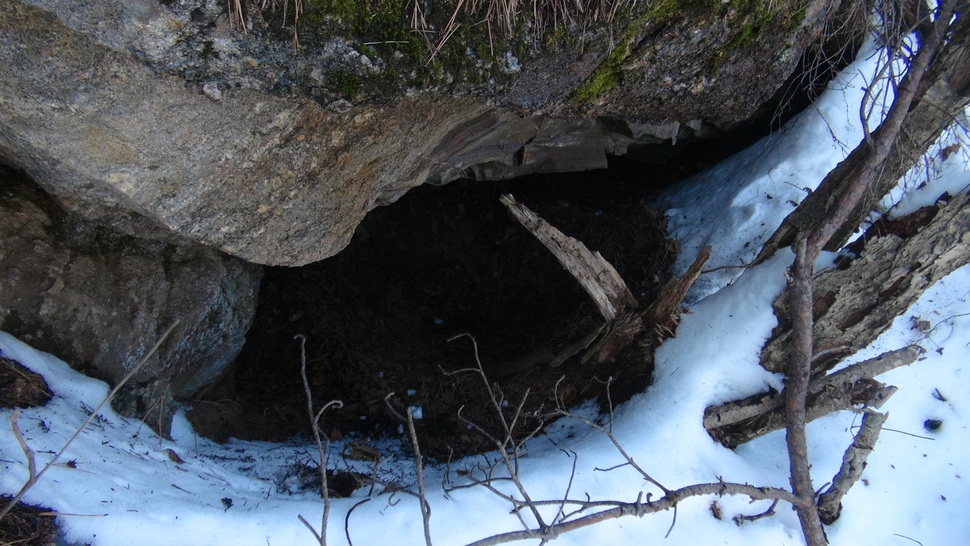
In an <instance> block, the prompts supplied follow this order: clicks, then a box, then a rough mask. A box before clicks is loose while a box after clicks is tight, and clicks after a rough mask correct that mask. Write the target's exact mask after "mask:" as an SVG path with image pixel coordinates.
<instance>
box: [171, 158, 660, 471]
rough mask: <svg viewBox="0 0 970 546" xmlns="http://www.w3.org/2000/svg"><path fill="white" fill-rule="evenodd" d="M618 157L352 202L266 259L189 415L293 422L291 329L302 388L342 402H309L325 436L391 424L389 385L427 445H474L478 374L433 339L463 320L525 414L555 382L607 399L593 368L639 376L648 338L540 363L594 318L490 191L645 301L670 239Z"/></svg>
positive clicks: (433, 449)
mask: <svg viewBox="0 0 970 546" xmlns="http://www.w3.org/2000/svg"><path fill="white" fill-rule="evenodd" d="M621 163H622V166H619V167H615V168H614V169H613V170H612V171H594V172H587V173H574V174H566V175H562V174H560V175H541V176H532V177H528V178H525V179H519V180H515V181H509V182H499V183H494V182H471V181H459V182H453V183H451V184H448V185H446V186H441V187H432V186H424V187H418V188H415V189H413V190H412V191H410V192H409V193H408V194H407V195H405V196H404V197H402V198H401V199H400V200H399V201H398V202H396V203H394V204H392V205H388V206H385V207H381V208H378V209H376V210H374V211H372V212H371V213H370V214H368V216H367V217H366V218H365V220H364V222H363V223H362V224H361V225H360V226H359V227H358V229H357V231H356V233H355V235H354V238H353V240H352V242H351V243H350V245H349V246H348V247H347V248H346V249H345V250H344V251H342V252H341V253H339V254H338V255H336V256H334V257H332V258H329V259H327V260H323V261H321V262H317V263H315V264H310V265H308V266H304V267H301V268H283V267H280V268H267V270H266V274H265V277H264V280H263V283H262V286H261V293H260V301H259V305H258V308H257V312H256V318H255V320H254V323H253V325H252V327H251V328H250V331H249V335H248V336H247V343H246V346H245V347H244V348H243V352H242V354H241V355H240V357H239V358H238V360H237V363H236V366H235V369H234V371H233V373H232V374H231V375H232V377H231V378H230V380H229V381H228V382H226V385H225V387H226V388H224V389H223V390H222V392H220V393H219V395H218V396H214V397H212V398H213V399H212V400H210V401H209V402H201V403H196V404H195V409H194V410H193V411H192V412H190V419H191V420H192V421H193V424H194V425H195V426H196V428H197V430H199V431H200V432H202V433H203V434H205V435H207V436H210V437H213V438H216V439H224V438H227V437H230V436H232V437H237V438H241V439H259V440H283V439H285V438H289V437H292V436H294V435H297V434H304V435H307V434H308V433H309V425H308V419H307V416H306V413H307V410H306V398H305V393H304V388H303V385H302V380H301V376H300V363H301V355H300V343H299V341H298V340H296V339H294V337H295V336H297V335H303V336H305V337H306V360H307V373H308V378H309V382H310V384H311V390H312V392H313V396H314V400H315V401H316V402H317V405H318V406H319V405H320V404H322V403H324V402H326V401H329V400H335V399H339V400H341V401H342V402H343V407H342V408H340V409H336V408H335V409H333V410H330V411H328V412H327V415H326V416H325V418H324V422H325V425H324V427H325V431H326V432H327V433H328V435H329V436H330V437H331V439H340V438H343V437H346V436H347V435H359V436H361V437H366V438H375V437H386V436H388V435H396V434H399V433H398V427H399V425H400V422H399V420H398V419H397V418H395V416H394V415H393V413H392V412H391V411H389V410H388V408H387V407H386V405H385V402H384V399H385V397H387V396H388V395H389V394H390V393H392V392H393V393H395V394H394V396H393V397H391V398H390V399H389V402H390V403H391V404H392V407H394V408H395V410H396V411H398V412H401V411H403V409H404V408H407V407H420V408H422V414H423V416H422V417H423V418H422V419H421V420H420V421H419V422H418V428H419V432H420V433H421V435H422V449H423V450H426V451H427V453H428V454H430V455H437V456H445V455H447V454H448V453H450V452H452V451H453V452H454V453H456V454H461V453H472V452H477V451H481V450H483V449H489V448H490V445H488V443H487V441H486V439H485V438H484V437H483V436H481V435H479V434H476V433H473V432H470V431H469V430H468V427H467V424H466V423H464V421H462V419H461V418H459V416H458V412H459V409H460V408H462V407H463V408H464V409H463V410H462V417H463V418H466V419H469V420H471V421H473V422H475V423H479V424H481V425H482V426H483V428H485V429H486V430H493V431H497V430H498V428H497V427H499V426H500V423H498V422H496V421H495V418H496V416H495V415H494V411H492V409H491V404H490V402H489V399H488V398H487V390H486V389H485V388H484V385H483V383H482V379H481V377H480V376H479V375H477V374H471V373H459V374H454V375H449V374H448V373H446V372H451V371H454V370H459V369H463V368H469V367H472V366H475V355H474V351H473V347H472V344H471V343H470V341H469V340H468V339H465V338H462V339H458V340H454V341H451V342H449V341H448V340H449V339H451V338H453V337H454V336H456V335H459V334H462V333H468V334H471V335H472V336H474V338H475V340H476V341H477V345H478V350H479V355H480V359H481V362H482V365H483V367H484V369H485V371H486V373H487V375H488V376H489V378H490V379H492V380H495V381H497V382H498V383H499V385H500V389H501V393H502V395H503V396H504V397H505V399H507V400H509V401H512V402H513V403H515V404H517V403H518V401H519V400H520V399H521V398H522V396H523V395H524V393H525V392H526V390H528V391H529V396H528V400H527V402H526V405H525V409H526V410H527V411H528V412H529V413H536V414H540V413H542V412H543V411H544V410H545V409H549V408H551V407H554V406H555V404H556V398H557V397H558V399H559V400H560V401H561V402H562V403H563V404H567V405H569V404H575V403H577V402H580V401H582V400H585V399H589V398H599V397H602V398H603V399H605V398H606V396H605V395H606V384H607V382H611V384H610V387H609V388H610V393H609V394H610V397H611V400H612V402H613V403H616V402H618V401H621V400H623V399H625V398H628V397H629V396H632V395H633V394H635V393H638V392H642V391H643V390H644V389H645V388H646V386H647V384H648V382H649V379H650V375H651V372H652V363H651V362H650V358H649V354H650V353H652V351H644V348H643V347H636V346H634V347H632V348H631V349H629V350H628V351H626V352H625V353H622V354H621V355H620V356H619V357H618V358H616V359H615V361H614V362H611V363H607V364H602V365H596V366H593V365H584V364H580V363H579V362H575V360H577V359H576V358H573V359H571V360H570V361H567V362H566V363H565V364H564V365H563V366H561V367H559V368H555V369H552V368H548V367H547V366H546V365H545V364H546V362H544V361H543V357H542V356H541V355H548V354H550V353H551V354H555V353H558V352H559V351H560V350H562V349H564V348H565V347H567V346H569V345H571V344H573V343H575V342H576V341H577V340H578V339H579V338H581V337H583V335H585V334H586V333H587V332H589V331H590V330H592V329H593V328H595V327H596V326H598V325H599V324H601V323H602V318H601V317H600V316H599V314H598V312H597V310H596V307H595V306H594V305H593V303H592V301H591V300H590V298H589V297H588V296H587V295H586V293H585V292H583V290H582V289H581V288H580V287H579V285H578V284H577V283H576V281H575V280H574V279H573V278H572V277H571V276H570V275H569V274H568V273H567V272H566V271H565V270H563V268H562V267H561V266H560V264H559V263H558V262H557V261H556V259H555V258H554V257H553V256H552V255H551V254H550V253H549V251H548V250H546V249H545V248H544V247H543V246H542V245H541V244H540V243H539V242H538V241H537V240H536V239H535V238H534V237H533V236H532V235H531V234H530V233H529V232H527V231H526V230H525V229H524V228H523V227H522V226H520V225H519V224H518V223H517V222H516V221H515V220H514V219H513V218H512V217H511V216H510V215H509V214H508V212H507V211H506V210H505V208H504V207H503V206H502V205H501V204H500V203H499V199H498V198H499V195H501V194H503V193H506V192H511V193H513V194H514V195H515V197H516V198H517V199H519V200H520V201H521V202H523V203H524V204H525V205H527V206H528V207H530V208H531V209H532V210H534V211H536V212H537V213H539V214H540V215H541V216H543V217H544V218H545V219H547V220H548V221H549V222H551V223H552V224H553V225H554V226H556V227H558V228H559V229H561V230H562V231H563V232H564V233H566V234H567V235H570V236H573V237H575V238H577V239H579V240H581V241H583V242H584V243H585V244H586V245H587V246H588V247H589V248H590V249H592V250H594V251H599V252H600V253H601V254H602V255H603V256H604V257H606V258H607V259H608V260H609V261H610V262H612V263H613V265H614V266H615V267H616V268H617V270H618V271H619V273H620V275H621V276H622V277H623V279H624V280H625V281H626V283H627V284H628V286H629V287H630V289H631V290H632V291H633V292H634V294H635V296H636V297H637V299H638V300H639V302H640V304H641V305H645V304H648V303H649V302H650V301H652V300H653V299H654V298H655V296H656V294H657V292H658V290H659V289H660V287H661V286H662V284H663V282H664V281H665V280H666V279H667V269H668V266H669V265H670V263H672V261H673V259H674V257H675V254H676V248H675V245H674V244H673V243H672V242H671V241H670V240H668V239H667V238H666V235H665V227H664V226H665V221H664V217H663V214H662V213H661V212H659V211H656V210H654V209H652V208H651V206H650V204H649V201H650V196H651V195H652V193H653V192H654V191H655V186H654V185H653V184H652V183H650V184H648V183H646V182H644V180H645V177H644V173H643V167H642V166H640V168H639V169H637V166H636V165H634V164H630V163H624V162H621ZM645 353H647V355H648V356H647V357H645V356H644V354H645ZM548 359H549V358H548V357H546V358H545V360H546V361H547V360H548ZM560 378H563V379H562V381H561V382H560ZM611 378H612V379H611ZM557 383H558V385H557ZM523 426H524V427H525V428H528V427H530V426H533V425H532V424H530V423H528V422H523Z"/></svg>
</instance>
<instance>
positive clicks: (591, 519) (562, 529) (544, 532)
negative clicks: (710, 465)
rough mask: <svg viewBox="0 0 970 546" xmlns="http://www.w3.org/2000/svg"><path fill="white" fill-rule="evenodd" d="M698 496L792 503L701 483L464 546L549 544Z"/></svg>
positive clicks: (762, 491)
mask: <svg viewBox="0 0 970 546" xmlns="http://www.w3.org/2000/svg"><path fill="white" fill-rule="evenodd" d="M701 495H718V496H724V495H746V496H748V497H750V498H751V499H752V500H775V499H779V500H783V501H785V502H789V503H792V504H794V503H795V502H796V499H795V497H794V496H793V495H792V494H791V492H790V491H787V490H785V489H779V488H777V487H755V486H753V485H748V484H740V483H727V482H717V483H701V484H695V485H689V486H687V487H683V488H680V489H676V490H673V491H669V492H668V493H667V494H665V495H664V496H663V497H660V498H659V499H656V500H653V501H651V500H649V499H648V500H647V501H646V502H643V501H642V497H641V498H638V499H637V501H635V502H627V503H617V504H616V506H614V507H613V508H609V509H607V510H602V511H600V512H596V513H595V514H590V515H587V516H583V517H581V518H577V519H573V520H569V521H564V522H561V523H556V524H555V525H550V526H548V527H546V528H539V529H527V530H524V531H513V532H509V533H502V534H499V535H493V536H490V537H487V538H484V539H482V540H478V541H475V542H472V543H470V544H469V545H468V546H494V545H496V544H505V543H508V542H515V541H518V540H535V539H540V540H546V541H549V540H553V539H556V538H558V537H559V536H561V535H562V534H564V533H568V532H570V531H575V530H576V529H582V528H584V527H589V526H590V525H595V524H597V523H600V522H603V521H607V520H611V519H618V518H622V517H628V516H635V517H642V516H645V515H647V514H653V513H656V512H662V511H665V510H669V509H671V508H674V507H675V506H677V504H678V503H680V502H681V501H683V500H685V499H688V498H690V497H696V496H701ZM555 502H560V501H555ZM577 502H579V501H577Z"/></svg>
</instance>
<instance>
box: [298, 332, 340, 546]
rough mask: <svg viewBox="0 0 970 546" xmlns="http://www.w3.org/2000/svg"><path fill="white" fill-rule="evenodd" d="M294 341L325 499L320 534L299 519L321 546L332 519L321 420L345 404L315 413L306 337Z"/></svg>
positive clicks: (329, 404)
mask: <svg viewBox="0 0 970 546" xmlns="http://www.w3.org/2000/svg"><path fill="white" fill-rule="evenodd" d="M293 339H299V340H300V378H301V379H302V380H303V390H304V394H305V395H306V408H307V416H308V417H309V419H310V428H311V429H312V431H313V440H314V442H315V443H316V446H317V453H318V455H319V456H320V463H319V465H318V467H317V468H318V469H319V470H320V495H321V496H322V497H323V514H322V515H321V516H320V533H319V534H317V532H316V531H315V530H314V529H313V526H312V525H310V524H309V523H308V522H307V521H306V520H305V519H303V516H302V515H298V516H297V517H298V518H299V519H300V521H302V522H303V524H304V525H306V526H307V528H308V529H310V530H311V531H313V536H314V537H315V538H316V539H317V542H318V543H320V546H326V545H327V521H328V520H329V519H330V487H329V486H328V484H327V460H328V454H329V452H330V438H329V437H328V436H326V435H323V434H320V418H321V417H323V414H324V412H326V411H327V410H328V409H330V408H337V409H339V408H342V407H343V405H344V403H343V402H342V401H340V400H331V401H329V402H327V403H326V404H324V405H323V407H322V408H320V410H319V411H317V412H316V413H314V411H313V393H312V392H310V381H309V380H308V379H307V375H306V336H304V335H303V334H297V335H295V336H293Z"/></svg>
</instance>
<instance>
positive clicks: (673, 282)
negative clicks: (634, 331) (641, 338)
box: [644, 246, 711, 338]
mask: <svg viewBox="0 0 970 546" xmlns="http://www.w3.org/2000/svg"><path fill="white" fill-rule="evenodd" d="M710 258H711V247H710V246H706V247H704V249H703V250H701V251H700V253H699V254H698V255H697V257H696V258H694V263H693V264H691V266H690V267H688V268H687V272H685V273H684V274H683V275H682V276H680V277H676V278H673V279H670V280H669V281H667V284H665V285H664V287H663V289H662V290H661V291H660V296H659V297H658V298H657V299H656V300H655V301H654V302H653V303H651V304H650V307H648V308H647V310H646V311H645V312H644V318H645V319H646V321H647V323H648V324H654V325H655V327H656V329H657V330H658V331H657V334H658V335H659V336H661V338H664V337H667V336H668V335H671V334H673V333H674V329H675V328H676V327H677V323H678V322H679V321H680V304H681V302H682V301H684V297H685V296H687V291H688V290H690V287H691V286H694V283H695V282H696V281H697V278H698V277H700V276H701V272H702V271H704V266H705V265H707V261H708V260H709V259H710Z"/></svg>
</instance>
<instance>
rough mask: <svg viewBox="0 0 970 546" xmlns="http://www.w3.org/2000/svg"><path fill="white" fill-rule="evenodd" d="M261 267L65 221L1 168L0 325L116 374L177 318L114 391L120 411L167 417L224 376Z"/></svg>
mask: <svg viewBox="0 0 970 546" xmlns="http://www.w3.org/2000/svg"><path fill="white" fill-rule="evenodd" d="M260 276H261V268H259V267H257V266H253V265H251V264H247V263H245V262H243V261H242V260H239V259H237V258H232V257H229V256H225V255H223V254H222V253H220V252H218V251H216V250H214V249H210V248H205V247H202V246H200V245H196V244H191V243H185V244H170V243H161V242H156V241H147V240H144V239H137V238H134V237H131V236H127V235H121V234H118V233H113V232H111V231H110V230H107V229H105V228H102V227H97V226H93V225H91V224H90V223H89V222H86V221H83V220H78V219H75V218H71V217H70V215H68V214H66V213H64V212H63V211H62V210H61V209H60V207H59V205H57V203H55V202H54V201H53V200H51V199H50V198H49V197H48V196H46V195H45V194H44V193H43V192H42V191H40V190H39V189H38V188H37V187H36V186H33V185H32V184H31V183H30V182H29V181H28V180H26V179H25V178H23V177H22V176H21V175H18V174H16V173H12V172H11V171H9V170H7V169H0V329H2V330H4V331H6V332H8V333H10V334H13V335H15V336H17V337H19V338H20V339H22V340H24V341H25V342H28V343H30V344H32V345H34V346H35V347H37V348H39V349H42V350H44V351H47V352H50V353H52V354H54V355H56V356H58V357H59V358H62V359H64V360H65V361H67V362H69V363H71V364H72V365H74V366H75V367H77V368H80V369H82V370H84V371H87V372H88V373H90V374H91V375H94V376H96V377H100V378H102V379H105V380H107V381H109V382H115V381H117V380H119V379H121V378H122V377H123V376H124V375H125V374H126V373H127V371H128V370H129V369H131V368H132V367H133V366H134V365H135V364H136V363H137V362H138V361H139V360H140V359H141V358H142V357H143V356H144V355H145V354H146V353H147V352H148V351H149V350H150V349H151V347H152V346H153V345H154V344H155V343H156V342H157V341H158V339H159V338H160V336H161V335H162V333H163V332H164V331H165V330H166V329H167V328H168V327H169V326H171V325H172V323H174V322H175V321H176V320H179V321H180V324H179V325H178V326H177V327H176V328H175V330H174V331H173V332H172V334H171V335H170V337H169V338H168V339H167V340H166V341H165V342H164V343H163V344H162V345H161V347H160V348H159V350H158V352H157V353H156V354H155V355H154V356H153V357H152V358H150V359H149V360H148V362H147V363H146V364H145V366H144V367H143V368H142V369H141V370H140V372H139V373H138V374H137V375H136V376H135V377H134V378H133V379H132V381H131V382H129V383H128V385H126V387H125V388H124V390H123V391H122V392H121V393H120V394H119V397H118V398H117V399H116V401H115V407H116V408H118V409H119V410H121V411H122V412H124V413H126V414H127V415H132V416H137V417H144V418H146V419H147V420H149V421H151V422H152V424H153V425H154V424H155V423H156V422H161V423H167V422H168V420H169V419H170V417H171V413H172V410H173V408H174V405H175V401H176V400H184V399H188V398H191V397H193V396H194V395H196V394H197V393H199V392H200V391H202V390H204V388H205V387H206V386H208V385H209V384H210V383H212V382H213V381H214V380H216V379H218V378H219V377H220V376H221V374H222V372H223V371H224V370H225V369H226V367H227V366H228V365H229V364H230V363H231V362H232V361H233V359H235V357H236V354H237V353H238V352H239V350H240V349H241V348H242V344H243V342H244V340H245V333H246V331H247V329H248V328H249V324H250V323H251V322H252V317H253V313H254V311H255V307H256V295H257V292H258V285H259V279H260ZM148 413H150V415H147V416H146V414H148ZM163 428H164V427H163Z"/></svg>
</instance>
